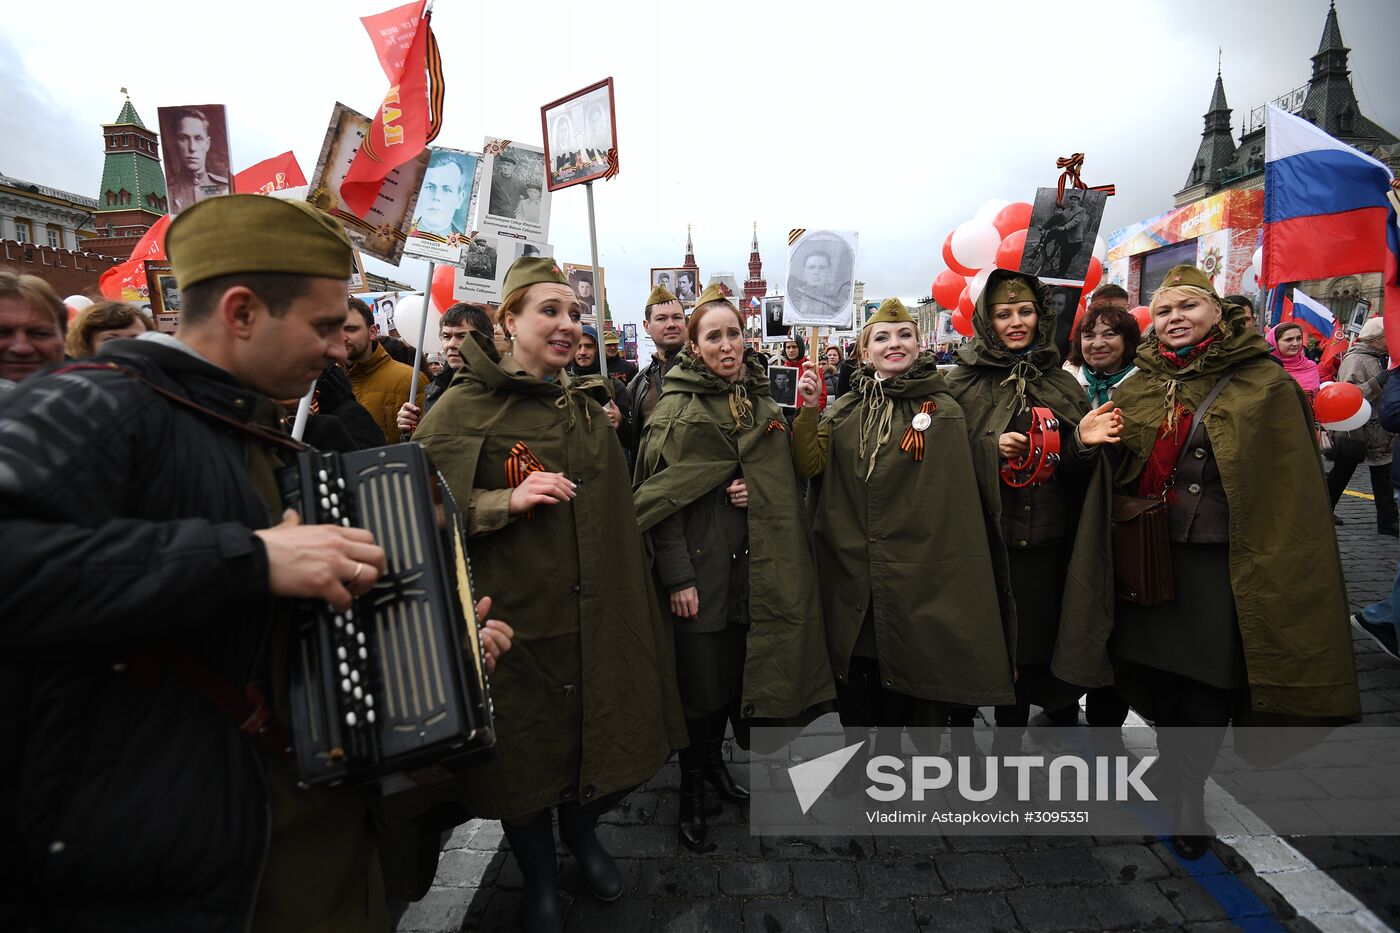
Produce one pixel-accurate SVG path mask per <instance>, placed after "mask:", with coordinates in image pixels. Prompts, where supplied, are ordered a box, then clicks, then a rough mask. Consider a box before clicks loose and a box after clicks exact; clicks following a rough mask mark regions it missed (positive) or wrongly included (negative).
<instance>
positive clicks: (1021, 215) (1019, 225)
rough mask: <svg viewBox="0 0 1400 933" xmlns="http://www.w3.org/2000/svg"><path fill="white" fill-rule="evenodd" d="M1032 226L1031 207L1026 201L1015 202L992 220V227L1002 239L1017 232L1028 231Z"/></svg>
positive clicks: (998, 212) (1000, 211)
mask: <svg viewBox="0 0 1400 933" xmlns="http://www.w3.org/2000/svg"><path fill="white" fill-rule="evenodd" d="M1030 225H1031V206H1030V205H1029V204H1028V203H1026V202H1025V201H1013V202H1012V203H1010V204H1008V205H1006V206H1005V207H1003V208H1002V209H1001V210H999V211H997V215H996V216H995V217H993V218H992V226H993V227H996V228H997V233H1000V234H1001V235H1002V237H1009V236H1011V234H1013V233H1015V232H1016V231H1017V230H1026V229H1028V228H1029V227H1030Z"/></svg>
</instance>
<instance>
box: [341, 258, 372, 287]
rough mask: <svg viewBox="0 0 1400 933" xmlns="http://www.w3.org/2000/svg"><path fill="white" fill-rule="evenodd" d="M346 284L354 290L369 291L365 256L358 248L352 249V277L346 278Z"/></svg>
mask: <svg viewBox="0 0 1400 933" xmlns="http://www.w3.org/2000/svg"><path fill="white" fill-rule="evenodd" d="M345 284H346V285H347V286H349V288H350V291H352V292H356V293H360V292H366V291H369V281H368V280H367V279H366V277H365V257H363V256H361V255H360V251H359V250H358V249H355V250H351V251H350V278H348V279H346V280H345Z"/></svg>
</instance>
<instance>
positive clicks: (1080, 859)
mask: <svg viewBox="0 0 1400 933" xmlns="http://www.w3.org/2000/svg"><path fill="white" fill-rule="evenodd" d="M1007 858H1009V859H1010V860H1011V867H1012V869H1013V870H1015V872H1016V874H1018V875H1020V876H1021V881H1022V882H1024V883H1025V884H1099V883H1101V882H1103V881H1104V880H1106V879H1105V876H1104V871H1103V868H1102V867H1101V866H1100V865H1099V863H1098V862H1097V861H1095V860H1094V857H1093V856H1092V855H1091V854H1090V853H1089V850H1088V849H1046V850H1042V851H1038V852H1012V853H1010V854H1008V855H1007Z"/></svg>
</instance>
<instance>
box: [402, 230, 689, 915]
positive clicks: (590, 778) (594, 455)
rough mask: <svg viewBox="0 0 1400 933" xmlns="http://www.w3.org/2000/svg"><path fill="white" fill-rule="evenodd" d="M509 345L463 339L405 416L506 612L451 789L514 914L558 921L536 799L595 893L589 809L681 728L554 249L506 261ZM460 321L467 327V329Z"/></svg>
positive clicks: (607, 864)
mask: <svg viewBox="0 0 1400 933" xmlns="http://www.w3.org/2000/svg"><path fill="white" fill-rule="evenodd" d="M504 292H505V296H506V297H505V301H504V302H503V303H502V305H501V308H500V322H501V324H502V325H503V326H504V327H505V329H506V330H507V331H508V332H509V333H510V335H511V337H512V338H513V340H514V343H513V346H514V350H513V354H512V355H508V356H505V357H503V358H501V359H500V362H499V363H497V362H493V360H492V359H491V358H490V356H488V353H487V349H486V347H487V344H486V342H485V339H484V338H483V339H481V340H480V342H478V341H477V340H467V341H465V342H464V343H463V345H462V368H461V369H460V370H458V372H457V375H456V376H455V377H454V378H453V381H452V384H451V386H450V387H449V388H448V389H447V390H446V391H445V392H444V393H443V394H442V397H441V398H440V399H439V400H438V402H437V404H436V405H435V406H434V407H433V409H432V410H431V411H429V412H428V414H427V415H426V416H425V417H424V418H423V421H422V424H421V425H420V426H419V428H418V430H417V431H416V432H415V434H414V439H415V440H416V441H418V442H419V443H421V444H422V445H423V447H424V448H425V449H426V450H427V451H428V453H429V454H430V455H431V456H432V458H433V462H434V463H435V464H436V466H437V467H438V469H439V470H441V471H442V474H443V475H444V477H446V479H447V483H448V486H449V487H450V488H451V489H452V492H453V495H454V496H455V497H456V499H457V502H458V504H459V505H461V506H462V509H463V511H464V512H465V513H466V521H467V534H468V536H469V540H468V542H467V546H468V552H469V554H470V557H471V561H472V571H473V574H474V576H475V579H476V584H477V586H478V587H479V588H480V589H481V590H482V591H483V592H488V593H490V594H491V595H492V596H493V597H495V601H496V604H495V610H494V611H495V614H497V615H499V616H500V617H501V618H502V619H505V620H508V621H509V622H510V624H511V625H512V626H514V628H515V639H514V642H513V648H512V651H511V657H510V660H511V662H512V663H510V664H503V665H501V666H500V668H498V669H497V672H496V675H495V677H494V678H493V680H492V696H493V700H494V704H495V724H496V735H497V739H496V755H495V758H494V760H492V761H490V762H488V763H486V764H483V765H481V766H479V767H475V768H472V769H470V770H469V771H468V772H467V773H466V774H464V775H463V776H462V777H461V778H459V780H461V781H462V782H463V784H462V786H463V787H464V791H463V794H464V797H465V800H466V803H467V806H468V807H469V808H470V809H471V811H472V812H473V813H475V814H476V815H478V816H482V817H486V818H489V819H499V820H501V821H502V822H503V823H504V826H505V833H506V837H507V839H509V840H510V844H511V849H512V851H513V852H514V853H515V857H516V861H517V862H518V863H519V865H520V869H521V872H522V874H523V875H524V879H525V892H524V919H525V926H526V929H528V930H557V929H559V928H560V926H561V924H562V919H563V918H562V912H561V910H560V906H559V902H558V898H557V896H556V877H555V869H556V864H555V857H554V851H555V848H554V831H553V819H552V814H551V810H552V809H557V810H558V813H559V836H560V838H561V839H562V841H563V843H564V845H565V847H566V848H568V849H569V850H570V851H571V852H572V853H573V855H574V857H575V858H576V859H577V860H578V864H579V868H580V873H581V874H582V876H583V878H584V880H585V882H586V883H587V885H588V887H589V889H590V890H591V891H592V892H593V893H594V894H595V895H596V896H597V897H599V898H600V899H603V900H612V899H614V898H616V897H618V896H619V895H620V894H621V893H622V887H623V884H622V876H621V874H620V873H619V872H618V869H617V866H616V865H615V864H614V862H613V860H612V858H611V856H609V855H608V853H607V851H606V850H604V849H603V847H602V846H601V845H600V844H599V842H598V838H597V836H596V835H595V834H594V825H595V823H596V822H597V819H598V817H599V815H600V814H601V813H602V812H604V811H605V810H606V809H607V808H608V807H609V806H611V805H612V804H613V803H614V802H616V801H617V800H618V799H619V798H620V796H621V795H622V794H623V793H625V792H626V791H627V790H629V789H630V788H632V787H634V786H636V785H637V784H640V783H641V782H643V781H645V780H646V779H647V778H649V777H651V775H652V774H654V773H655V772H656V770H657V769H658V768H659V767H660V766H661V765H662V764H664V763H665V761H666V758H667V756H668V755H669V754H670V751H671V749H672V748H674V747H678V746H679V745H683V744H684V723H683V720H682V718H681V715H680V704H679V699H678V697H677V695H676V688H675V662H674V659H673V648H672V645H671V640H670V636H669V633H668V632H667V631H666V630H665V628H664V626H663V623H662V620H661V617H660V614H659V613H658V611H657V605H656V598H655V594H654V591H653V589H652V587H651V578H650V573H649V572H648V570H647V566H646V558H645V554H644V550H643V545H642V538H641V533H640V531H639V529H638V528H637V523H636V519H635V517H634V514H633V511H632V496H631V486H630V484H629V482H628V475H627V466H626V464H625V462H624V459H623V455H622V448H621V446H620V445H619V444H618V441H617V436H616V433H615V432H614V430H613V424H614V423H615V420H614V419H615V415H616V410H615V407H614V406H612V405H611V403H608V405H607V407H606V408H605V407H603V406H602V405H600V404H599V402H598V401H597V400H595V398H593V397H590V394H589V393H590V392H601V393H602V394H601V396H600V397H601V398H602V400H603V401H605V402H606V401H607V399H608V390H607V389H606V387H605V386H604V384H603V382H602V379H601V378H598V379H597V380H577V381H571V380H570V379H569V378H568V376H567V375H565V374H564V372H563V369H564V366H565V365H566V364H567V363H568V362H569V361H570V360H571V359H573V356H574V352H575V350H576V349H577V348H578V343H579V335H580V326H579V315H580V307H579V303H578V299H577V298H575V297H574V294H573V292H572V291H571V290H570V288H569V285H568V280H567V279H565V278H564V276H563V275H562V274H561V272H560V270H559V267H558V266H556V265H554V262H553V260H550V259H543V258H532V259H520V260H517V261H516V263H515V264H514V265H513V266H511V268H510V271H509V272H508V273H507V274H506V280H505V287H504ZM473 336H475V335H473Z"/></svg>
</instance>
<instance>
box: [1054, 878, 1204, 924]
mask: <svg viewBox="0 0 1400 933" xmlns="http://www.w3.org/2000/svg"><path fill="white" fill-rule="evenodd" d="M1079 893H1081V894H1082V895H1083V896H1084V902H1085V904H1087V905H1088V908H1089V913H1090V914H1091V915H1092V916H1093V917H1094V919H1095V920H1097V921H1098V923H1099V925H1100V926H1102V927H1103V928H1104V929H1105V930H1123V929H1132V930H1142V929H1151V928H1162V927H1167V928H1169V927H1175V926H1179V925H1180V924H1181V923H1182V916H1181V913H1180V912H1179V911H1178V910H1177V909H1176V907H1174V906H1173V905H1172V902H1171V901H1170V900H1169V899H1168V898H1167V896H1166V895H1165V894H1163V893H1162V892H1161V891H1160V890H1158V888H1157V887H1156V886H1155V885H1153V884H1151V883H1150V882H1146V881H1133V882H1129V883H1127V884H1110V885H1098V886H1096V887H1088V888H1083V889H1081V890H1080V891H1079Z"/></svg>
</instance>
